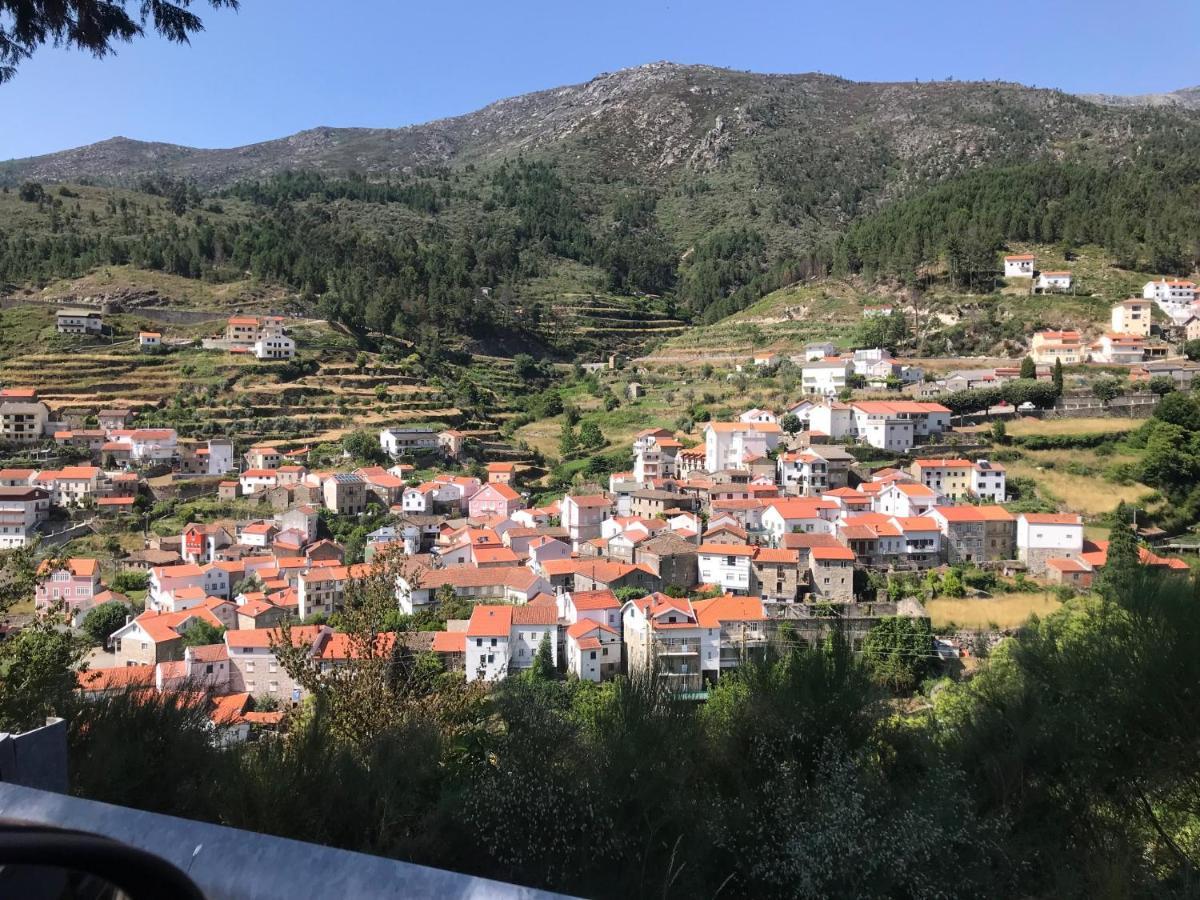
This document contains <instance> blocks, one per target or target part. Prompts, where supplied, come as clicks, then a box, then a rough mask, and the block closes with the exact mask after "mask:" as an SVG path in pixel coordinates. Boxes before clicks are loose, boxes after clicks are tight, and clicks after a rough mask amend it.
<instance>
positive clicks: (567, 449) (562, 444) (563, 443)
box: [558, 422, 579, 459]
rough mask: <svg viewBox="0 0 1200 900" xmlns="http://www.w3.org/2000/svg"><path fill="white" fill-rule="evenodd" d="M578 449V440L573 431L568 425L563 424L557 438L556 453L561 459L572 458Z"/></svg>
mask: <svg viewBox="0 0 1200 900" xmlns="http://www.w3.org/2000/svg"><path fill="white" fill-rule="evenodd" d="M578 449H579V438H578V437H577V436H576V434H575V429H574V428H572V427H571V426H570V424H569V423H567V422H563V424H562V430H561V431H560V432H559V436H558V453H559V455H560V456H561V457H562V458H563V459H567V458H568V457H571V456H574V455H575V452H576V451H577V450H578Z"/></svg>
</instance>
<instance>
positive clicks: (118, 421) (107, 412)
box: [96, 409, 134, 431]
mask: <svg viewBox="0 0 1200 900" xmlns="http://www.w3.org/2000/svg"><path fill="white" fill-rule="evenodd" d="M133 416H134V411H133V410H132V409H102V410H100V412H98V413H96V420H97V421H98V422H99V424H100V428H101V429H103V430H104V431H121V430H123V429H124V428H126V426H127V424H128V422H129V420H130V419H131V418H133Z"/></svg>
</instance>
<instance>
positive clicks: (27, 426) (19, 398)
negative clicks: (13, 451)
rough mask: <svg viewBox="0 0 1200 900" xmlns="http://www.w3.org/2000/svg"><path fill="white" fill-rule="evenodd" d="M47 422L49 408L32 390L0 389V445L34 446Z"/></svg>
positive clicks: (43, 431) (42, 433) (43, 433)
mask: <svg viewBox="0 0 1200 900" xmlns="http://www.w3.org/2000/svg"><path fill="white" fill-rule="evenodd" d="M49 420H50V407H48V406H47V405H46V404H45V403H43V402H42V401H41V400H39V399H38V395H37V391H35V390H34V389H33V388H3V389H0V443H2V444H36V443H38V441H40V440H41V439H42V437H43V436H44V435H45V433H46V423H47V422H48V421H49Z"/></svg>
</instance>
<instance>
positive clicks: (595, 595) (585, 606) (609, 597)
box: [571, 589, 621, 610]
mask: <svg viewBox="0 0 1200 900" xmlns="http://www.w3.org/2000/svg"><path fill="white" fill-rule="evenodd" d="M571 603H572V604H573V605H574V607H575V608H576V609H577V610H595V609H620V608H621V601H619V600H618V599H617V596H616V594H614V593H613V592H612V591H610V590H607V589H605V590H602V591H572V592H571Z"/></svg>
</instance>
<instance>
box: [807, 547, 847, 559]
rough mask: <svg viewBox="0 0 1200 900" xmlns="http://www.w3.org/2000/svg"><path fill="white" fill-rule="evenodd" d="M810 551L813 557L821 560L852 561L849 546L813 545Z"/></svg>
mask: <svg viewBox="0 0 1200 900" xmlns="http://www.w3.org/2000/svg"><path fill="white" fill-rule="evenodd" d="M810 553H811V554H812V558H813V559H817V560H821V561H823V562H832V561H834V560H843V561H847V562H854V551H853V550H851V549H850V548H849V547H813V548H812V550H811V551H810Z"/></svg>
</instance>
